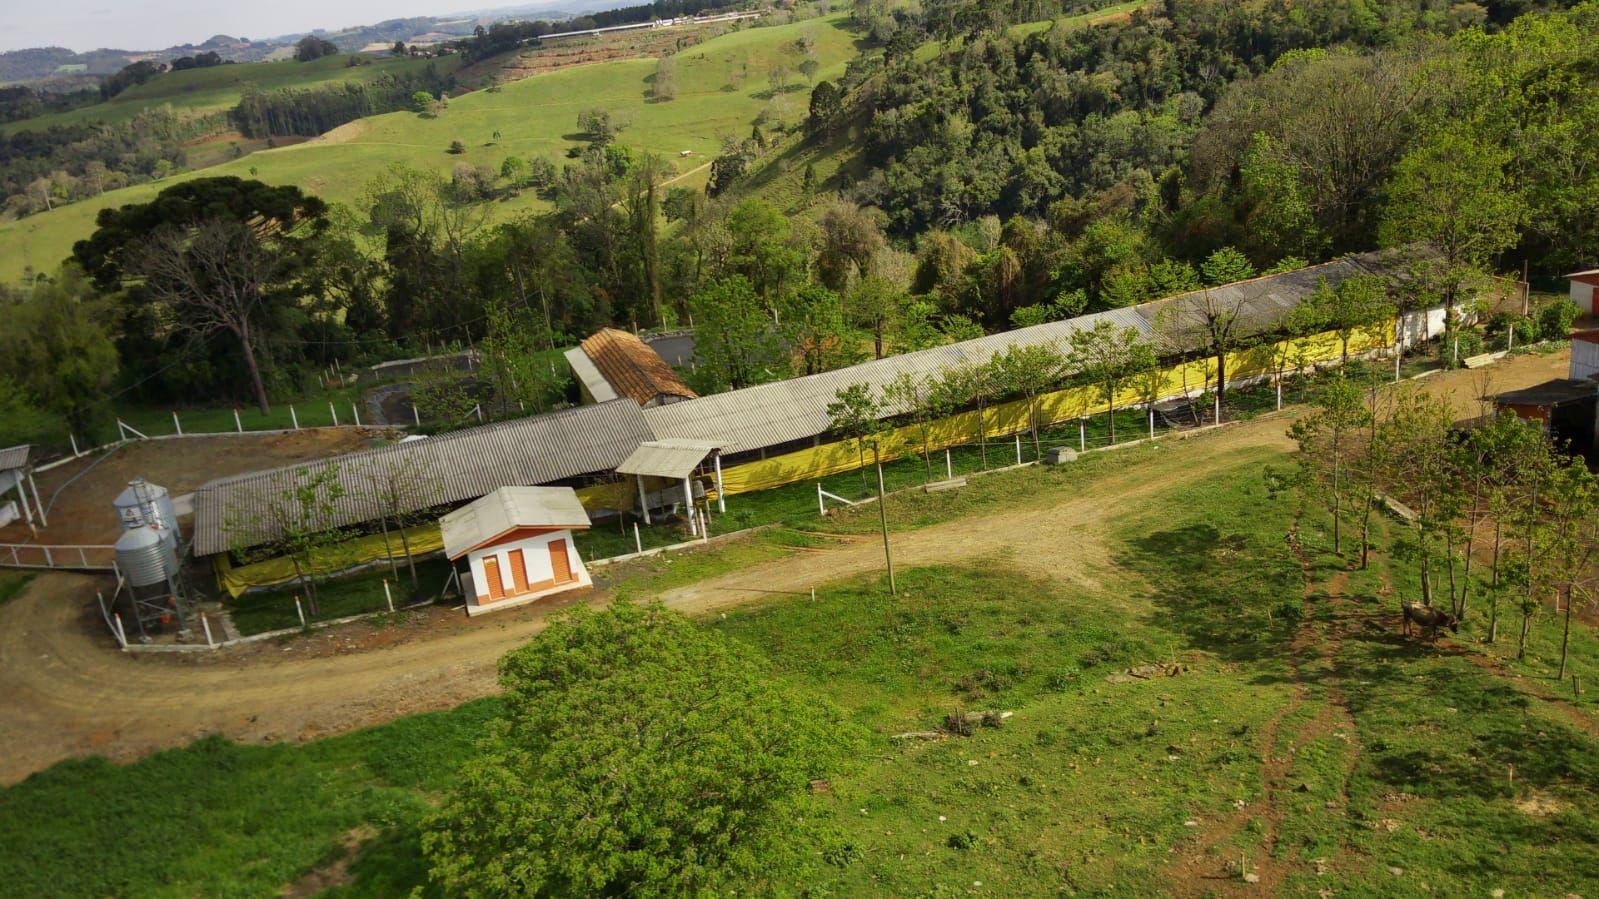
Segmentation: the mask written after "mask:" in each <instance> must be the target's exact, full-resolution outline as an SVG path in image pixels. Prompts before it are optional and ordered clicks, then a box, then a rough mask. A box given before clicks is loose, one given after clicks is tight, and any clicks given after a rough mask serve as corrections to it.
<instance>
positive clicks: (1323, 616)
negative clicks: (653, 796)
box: [0, 449, 1599, 896]
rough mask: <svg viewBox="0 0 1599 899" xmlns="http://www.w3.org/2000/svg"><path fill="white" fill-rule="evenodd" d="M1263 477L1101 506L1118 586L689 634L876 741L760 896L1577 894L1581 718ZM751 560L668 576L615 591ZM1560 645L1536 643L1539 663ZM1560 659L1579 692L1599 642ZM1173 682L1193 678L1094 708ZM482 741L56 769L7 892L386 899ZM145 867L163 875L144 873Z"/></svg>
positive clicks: (1237, 475) (19, 791)
mask: <svg viewBox="0 0 1599 899" xmlns="http://www.w3.org/2000/svg"><path fill="white" fill-rule="evenodd" d="M1171 451H1173V450H1166V452H1171ZM1150 452H1154V450H1133V451H1131V452H1130V454H1129V455H1126V456H1124V457H1123V460H1122V461H1123V462H1125V463H1126V464H1137V462H1138V460H1139V458H1141V457H1142V456H1143V455H1145V454H1147V453H1150ZM1104 458H1106V459H1108V458H1109V457H1104ZM1284 461H1285V459H1284V457H1282V456H1281V455H1279V454H1277V453H1275V452H1273V451H1271V450H1267V449H1251V450H1244V451H1241V452H1239V453H1236V454H1235V455H1233V456H1231V457H1229V459H1228V462H1227V463H1226V464H1225V465H1219V466H1217V469H1216V471H1215V472H1214V474H1212V475H1211V476H1210V477H1208V478H1206V479H1204V480H1201V481H1198V482H1195V483H1190V484H1187V485H1184V486H1183V487H1181V488H1176V487H1174V488H1172V489H1170V490H1168V491H1167V492H1165V493H1163V494H1156V495H1154V496H1153V497H1152V498H1147V499H1144V500H1141V501H1139V502H1138V503H1137V504H1133V505H1128V506H1127V507H1124V508H1122V509H1121V510H1119V512H1118V513H1117V514H1116V515H1114V516H1112V518H1111V520H1110V523H1109V524H1108V528H1107V532H1106V534H1105V537H1106V543H1107V549H1108V550H1109V552H1110V563H1108V564H1104V565H1099V566H1097V567H1095V568H1093V569H1092V570H1090V571H1089V574H1090V575H1091V577H1088V578H1083V579H1078V580H1072V581H1059V580H1050V579H1047V578H1043V577H1040V576H1038V575H1036V574H1031V573H1029V572H1028V571H1027V570H1026V569H1025V566H1026V564H1027V563H1026V560H1025V557H1023V556H1021V555H1020V554H1015V555H1011V556H1006V557H1001V558H994V559H989V560H982V561H979V562H977V563H974V564H972V565H969V566H935V567H927V568H920V569H913V570H910V571H906V572H903V573H902V574H901V591H900V595H899V596H898V598H890V597H888V596H886V595H885V593H884V592H883V590H882V589H881V585H880V584H879V583H878V579H876V578H866V579H862V580H860V581H856V582H850V583H845V584H840V585H834V586H832V587H829V588H827V589H825V590H823V591H822V592H821V594H820V595H819V597H818V599H817V601H816V602H814V603H812V602H810V601H808V600H800V599H789V600H773V601H770V602H767V603H764V604H761V605H756V606H749V607H744V608H742V609H739V610H736V611H730V612H728V614H727V615H726V616H725V617H719V618H717V619H716V620H714V621H708V622H707V623H706V626H707V627H712V628H714V629H717V630H719V631H721V632H723V633H724V634H726V635H727V636H728V637H729V638H731V639H735V640H739V641H742V642H745V643H747V644H749V645H751V646H753V647H755V648H756V649H757V650H758V651H759V652H761V653H762V654H764V656H765V657H766V658H767V659H768V660H769V666H770V671H771V675H772V676H773V677H776V678H782V679H785V680H788V681H790V682H791V683H793V684H795V685H796V686H797V687H799V688H800V689H802V690H807V691H812V692H814V693H815V694H816V695H818V696H819V697H826V698H827V699H828V700H829V701H832V702H835V703H837V704H838V705H839V706H841V707H842V708H843V709H844V710H845V711H846V714H848V715H849V716H850V717H851V718H853V719H854V720H855V721H856V723H858V724H860V725H862V726H863V727H865V728H867V729H869V730H870V731H872V732H873V733H875V734H876V736H875V738H872V740H871V745H869V746H867V747H866V748H865V749H864V751H863V754H862V755H861V756H860V757H859V758H858V759H857V761H856V763H855V764H854V766H853V767H851V768H850V769H848V770H845V771H842V772H839V773H838V774H837V775H836V776H835V777H834V778H833V779H832V781H831V784H830V791H829V792H827V793H824V794H823V795H821V796H819V797H818V798H819V802H820V805H821V814H823V815H824V816H825V818H826V820H825V822H824V823H825V825H826V826H825V827H823V828H822V829H821V830H822V832H823V833H829V834H831V835H832V836H830V837H829V838H828V843H827V845H825V846H818V847H816V849H817V852H816V853H815V854H814V855H813V860H812V862H811V863H810V864H808V865H806V866H805V867H804V870H798V869H776V870H772V871H770V872H768V873H767V875H766V879H765V880H764V881H763V882H762V883H757V884H750V885H749V889H748V892H751V893H755V894H770V893H788V892H798V891H801V890H803V891H805V892H806V893H808V894H813V895H823V894H838V895H858V894H868V895H942V894H954V893H968V892H975V893H994V894H1000V895H1042V894H1050V893H1063V892H1073V893H1076V892H1087V893H1109V894H1151V893H1162V892H1170V891H1174V890H1175V891H1178V892H1182V893H1185V894H1203V893H1207V892H1212V891H1215V890H1217V889H1225V888H1226V886H1227V883H1226V878H1227V877H1229V876H1234V877H1236V876H1237V874H1236V868H1234V869H1233V870H1234V873H1233V874H1232V875H1229V873H1228V872H1229V867H1230V866H1233V865H1236V860H1238V859H1244V860H1245V863H1244V864H1245V868H1246V870H1248V871H1249V872H1250V873H1251V874H1255V875H1256V876H1259V877H1261V878H1262V884H1261V886H1260V887H1259V889H1261V890H1262V892H1263V893H1264V894H1270V893H1271V892H1273V891H1279V892H1283V893H1296V894H1304V893H1314V892H1317V891H1318V890H1323V889H1331V890H1334V891H1335V892H1336V893H1337V894H1339V895H1395V894H1405V895H1410V894H1421V893H1427V892H1431V893H1433V894H1442V895H1470V894H1475V895H1483V894H1488V893H1490V892H1491V891H1493V890H1498V889H1503V890H1506V891H1507V893H1508V894H1510V895H1520V894H1538V895H1550V894H1553V895H1558V894H1562V893H1566V892H1568V891H1578V892H1582V893H1585V894H1586V893H1588V892H1591V890H1592V888H1593V885H1594V884H1595V883H1596V882H1599V863H1596V861H1595V859H1596V858H1599V854H1596V853H1595V852H1594V848H1595V846H1596V845H1599V827H1596V825H1595V823H1594V822H1595V821H1599V738H1596V736H1595V728H1594V724H1593V719H1592V711H1593V709H1594V704H1593V702H1592V701H1591V700H1587V699H1584V700H1582V701H1581V702H1580V703H1576V704H1573V703H1570V702H1566V701H1563V700H1558V699H1555V698H1553V697H1552V696H1546V695H1543V694H1544V693H1546V692H1548V691H1549V690H1550V689H1551V686H1550V685H1549V684H1547V683H1546V682H1545V681H1544V680H1543V679H1542V678H1541V677H1539V674H1538V670H1539V669H1538V667H1537V666H1538V665H1539V664H1540V663H1539V662H1537V661H1535V662H1534V663H1533V664H1531V665H1526V666H1522V667H1518V668H1515V669H1514V670H1513V671H1512V672H1511V675H1512V676H1506V674H1505V673H1504V671H1502V670H1501V666H1502V665H1503V664H1504V663H1503V662H1502V661H1500V660H1499V659H1498V657H1497V656H1496V655H1495V654H1494V652H1491V651H1490V652H1484V651H1482V650H1480V649H1478V648H1477V647H1476V646H1475V645H1474V644H1473V643H1472V642H1471V641H1470V639H1469V635H1468V634H1466V633H1465V632H1463V633H1462V636H1461V637H1460V638H1459V639H1458V641H1457V642H1453V643H1451V642H1447V641H1446V642H1444V643H1442V644H1440V645H1438V646H1428V645H1422V644H1420V643H1418V642H1415V641H1407V640H1404V639H1402V638H1400V637H1399V636H1397V635H1396V634H1395V633H1394V627H1393V618H1394V617H1395V616H1394V614H1393V607H1394V605H1395V602H1394V599H1393V597H1392V593H1391V591H1392V590H1394V589H1398V590H1401V591H1403V590H1405V589H1406V587H1405V581H1406V574H1405V572H1404V571H1403V570H1401V569H1399V568H1392V569H1391V568H1390V567H1389V565H1388V563H1387V561H1386V559H1385V557H1384V556H1382V555H1381V554H1379V556H1378V560H1377V564H1376V565H1375V566H1374V567H1373V569H1372V570H1370V571H1368V572H1353V573H1350V572H1347V571H1345V570H1344V564H1343V563H1342V561H1341V560H1338V559H1337V558H1335V557H1334V556H1332V554H1331V553H1330V552H1328V551H1327V548H1326V545H1327V542H1328V539H1327V535H1326V533H1325V529H1324V528H1323V527H1321V522H1320V521H1319V519H1318V517H1317V516H1316V515H1315V514H1311V515H1309V516H1308V517H1307V518H1306V521H1305V523H1302V524H1300V525H1299V526H1298V528H1297V532H1298V534H1299V538H1300V540H1299V542H1298V543H1297V544H1296V543H1295V542H1293V541H1286V540H1284V534H1286V533H1289V532H1290V531H1293V530H1295V520H1296V516H1295V512H1294V501H1293V499H1292V498H1291V497H1288V496H1275V497H1274V496H1271V495H1269V494H1268V493H1267V491H1266V489H1265V486H1264V481H1263V479H1262V478H1261V476H1260V471H1261V466H1262V465H1264V464H1272V463H1278V464H1280V463H1282V462H1284ZM1088 465H1089V467H1086V468H1084V469H1082V470H1080V471H1075V472H1074V471H1060V470H1045V469H1034V470H1028V471H1016V472H1011V473H1007V474H1000V475H995V476H993V477H991V478H986V479H984V480H982V481H979V482H975V483H974V484H973V485H972V486H971V487H970V488H968V490H967V491H965V492H963V493H962V494H961V497H962V502H963V503H964V508H963V509H961V510H959V511H960V512H961V513H962V514H976V515H980V514H989V513H991V512H994V511H998V510H1001V509H1003V508H1004V507H1005V506H1006V505H1007V502H1008V500H1007V497H1014V496H1015V495H1016V491H1017V489H1018V485H1023V486H1024V487H1026V488H1028V489H1030V491H1031V494H1032V500H1031V501H1044V500H1047V498H1048V497H1057V498H1065V497H1068V496H1072V495H1078V494H1080V493H1081V492H1082V491H1083V490H1091V489H1093V482H1094V480H1095V479H1096V477H1097V476H1098V474H1099V473H1100V472H1103V471H1104V470H1105V466H1104V465H1103V464H1100V463H1088ZM1107 501H1110V498H1107ZM929 502H931V501H929ZM906 511H907V512H908V513H909V515H910V517H911V519H912V520H913V521H916V522H921V521H928V520H941V519H943V518H945V517H946V516H945V515H943V514H942V513H941V512H940V511H939V510H936V509H933V508H931V507H930V506H928V507H923V506H922V505H920V504H918V505H912V506H911V507H909V508H908V509H907V510H906ZM864 517H867V518H870V517H871V516H870V515H866V516H864ZM1386 539H1387V538H1386V535H1385V536H1384V540H1386ZM1296 546H1302V547H1303V549H1296ZM773 551H775V549H774V546H772V545H765V544H763V545H759V546H756V545H751V544H736V545H733V546H730V547H728V548H726V549H723V550H719V551H713V552H708V553H703V554H697V555H694V556H686V557H684V563H683V565H681V566H674V569H676V570H673V571H671V572H670V573H669V574H666V573H662V572H660V571H647V572H646V573H644V574H642V575H640V578H641V580H642V582H641V583H636V584H633V585H631V586H632V587H633V588H635V589H634V590H630V591H629V592H641V593H648V592H651V590H653V589H660V588H662V587H664V586H667V585H670V584H676V583H681V582H684V581H687V580H694V579H698V578H702V577H707V576H711V575H714V574H716V573H719V572H721V571H725V570H728V569H729V568H731V567H736V566H738V565H741V564H747V563H748V562H750V561H751V560H752V558H754V557H755V556H760V557H770V556H771V553H772V552H773ZM1038 551H1040V552H1047V553H1069V552H1071V551H1072V547H1070V546H1049V547H1039V548H1038ZM752 554H753V555H752ZM689 560H693V561H692V562H690V561H689ZM644 588H648V589H644ZM1554 627H1555V622H1554V621H1552V620H1546V619H1540V620H1539V621H1538V622H1536V624H1535V642H1534V647H1535V652H1536V653H1537V654H1539V655H1540V657H1542V654H1543V653H1546V652H1547V649H1548V647H1549V645H1550V640H1551V639H1552V633H1551V632H1552V631H1553V629H1554ZM1575 642H1576V646H1577V648H1576V650H1575V651H1576V653H1577V656H1576V657H1577V659H1578V662H1577V664H1578V666H1579V668H1581V669H1582V670H1588V666H1590V665H1592V664H1593V662H1594V661H1595V660H1599V648H1596V642H1595V641H1594V639H1593V635H1592V633H1591V632H1590V631H1589V630H1588V629H1586V628H1584V629H1583V630H1582V633H1581V634H1580V635H1579V636H1578V638H1577V639H1576V641H1575ZM1171 661H1181V662H1183V663H1184V664H1185V665H1186V666H1187V670H1186V671H1185V672H1184V673H1182V674H1181V675H1180V676H1177V677H1171V678H1159V679H1156V680H1150V681H1133V682H1111V681H1107V679H1106V678H1107V675H1108V674H1110V673H1113V672H1116V671H1118V670H1120V669H1123V668H1125V667H1127V666H1129V665H1133V664H1138V663H1145V662H1171ZM978 709H1005V710H1010V711H1013V712H1014V713H1015V714H1014V717H1013V718H1011V719H1010V720H1009V721H1008V723H1007V724H1006V726H1005V727H1002V728H999V729H980V730H978V731H977V732H976V733H975V734H974V735H972V736H970V737H963V738H949V739H945V740H941V741H931V742H925V741H908V742H900V741H895V740H893V739H891V735H892V734H895V733H898V732H900V731H906V730H926V729H931V728H933V727H936V726H937V725H938V724H939V723H940V722H941V721H942V720H943V718H944V716H945V715H946V714H948V713H950V712H952V711H959V710H978ZM494 711H495V703H494V702H493V701H485V702H479V703H473V704H470V705H467V706H463V707H462V708H460V709H457V710H455V711H452V712H447V713H442V714H433V715H423V716H417V717H413V718H407V719H403V720H400V721H396V722H394V723H391V724H389V725H385V726H383V727H378V728H373V729H371V730H368V731H363V732H360V733H356V734H351V735H347V736H342V737H337V738H332V739H328V740H324V741H320V742H316V743H311V744H306V745H303V746H296V747H287V746H275V747H242V746H236V745H233V744H230V743H227V742H225V741H223V740H219V739H207V740H203V741H201V742H199V743H197V744H195V745H193V746H191V747H189V748H187V749H183V750H176V751H172V752H167V753H163V754H160V755H157V756H153V757H151V758H149V759H146V760H144V761H141V762H138V763H135V764H132V765H129V766H126V767H116V766H112V765H109V764H107V763H105V762H102V761H97V760H82V761H74V762H69V763H64V764H62V765H58V766H56V767H55V768H52V769H50V770H49V771H46V772H43V773H41V774H39V775H35V776H34V777H32V778H30V779H29V780H27V781H25V782H23V783H22V784H19V785H17V786H15V787H13V788H11V789H9V790H6V791H4V792H0V837H3V838H4V839H5V840H6V844H7V846H8V848H9V851H8V852H7V853H6V854H5V855H4V856H3V857H0V877H4V878H5V880H6V882H7V883H10V884H13V885H14V887H15V888H16V889H18V890H19V891H22V892H25V893H26V892H40V891H45V892H51V893H56V894H64V895H91V894H93V895H104V894H138V895H145V894H171V895H178V894H182V895H189V894H199V893H204V894H218V893H244V892H248V893H263V892H273V891H276V890H278V889H280V888H282V887H283V886H285V885H289V884H293V883H296V882H298V881H300V879H301V878H304V877H307V876H308V875H310V876H311V877H314V878H320V879H318V880H316V881H315V882H316V883H317V884H318V885H321V886H327V887H332V895H347V896H396V895H406V894H407V893H408V892H409V891H410V890H411V888H412V887H414V886H417V885H419V884H420V883H421V882H422V878H423V877H424V871H423V869H422V866H421V863H420V862H419V860H418V847H417V822H418V821H419V820H420V819H421V817H422V816H423V815H424V814H425V813H426V810H427V808H428V807H429V803H430V801H432V800H433V799H435V798H436V797H437V795H438V793H439V791H441V790H443V789H445V788H446V787H447V786H448V784H449V781H450V777H451V774H450V772H451V769H452V767H453V765H454V764H455V762H456V760H458V759H460V758H462V757H464V756H465V755H466V753H468V752H470V745H471V741H472V739H473V737H474V736H475V735H476V734H478V733H480V732H481V731H482V729H483V728H484V727H485V725H486V723H487V721H488V719H489V718H490V717H491V716H492V715H493V713H494ZM1509 765H1514V766H1515V770H1516V779H1515V781H1514V782H1510V781H1509V780H1508V779H1507V778H1506V776H1505V772H1506V770H1507V766H1509ZM134 835H137V839H135V838H134ZM141 839H142V840H143V841H144V842H143V843H141V842H139V840H141ZM150 841H154V842H155V843H157V844H159V845H161V846H162V847H163V851H162V852H160V853H150V852H147V851H143V850H142V849H140V848H139V847H140V846H141V845H148V844H149V842H150ZM351 847H359V848H356V849H352V848H351ZM1190 862H1191V863H1190ZM1318 871H1319V872H1320V873H1318ZM1395 872H1398V873H1395ZM1234 884H1235V885H1238V886H1241V884H1238V883H1237V881H1236V880H1234ZM302 885H303V883H302ZM30 888H31V889H30Z"/></svg>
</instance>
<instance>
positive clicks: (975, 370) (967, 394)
mask: <svg viewBox="0 0 1599 899" xmlns="http://www.w3.org/2000/svg"><path fill="white" fill-rule="evenodd" d="M1001 389H1002V388H1001V387H1000V384H999V375H998V373H997V372H996V370H995V366H994V364H993V360H992V359H990V360H989V361H988V362H967V363H965V364H964V365H960V366H956V367H954V368H949V369H945V371H944V373H943V375H942V376H940V377H939V379H938V380H937V381H936V382H935V383H934V384H933V387H932V397H933V405H934V406H936V407H937V408H939V409H941V410H943V411H944V412H945V413H946V414H948V413H954V412H957V411H959V410H961V409H966V408H973V410H974V412H975V413H976V422H977V426H976V428H975V430H976V432H977V449H978V453H979V456H980V458H981V460H982V466H983V468H985V469H986V468H988V407H989V406H990V405H992V404H993V402H994V399H995V398H996V397H997V396H998V395H999V393H1000V391H1001Z"/></svg>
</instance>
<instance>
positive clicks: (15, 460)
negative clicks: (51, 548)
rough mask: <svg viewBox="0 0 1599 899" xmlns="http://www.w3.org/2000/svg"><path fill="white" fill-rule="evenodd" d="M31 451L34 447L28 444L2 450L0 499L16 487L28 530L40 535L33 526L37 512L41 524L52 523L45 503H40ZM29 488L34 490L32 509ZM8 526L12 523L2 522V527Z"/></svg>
mask: <svg viewBox="0 0 1599 899" xmlns="http://www.w3.org/2000/svg"><path fill="white" fill-rule="evenodd" d="M31 450H32V447H31V446H29V445H28V444H23V445H22V446H12V447H6V448H5V449H0V498H3V497H4V496H5V495H6V494H7V493H9V492H11V489H12V488H13V487H15V488H16V490H17V498H18V499H19V500H21V503H22V515H23V517H24V518H26V519H27V522H28V529H29V530H31V531H34V533H38V531H37V529H36V528H34V525H33V518H34V512H35V511H37V512H38V513H39V515H38V517H39V523H40V524H42V525H45V526H49V524H50V522H48V521H46V520H45V508H44V503H41V502H39V485H38V484H35V483H34V482H33V466H32V465H30V464H29V463H28V456H29V453H30V451H31ZM29 487H32V488H33V507H32V508H29V507H28V488H29ZM0 505H3V504H0ZM12 514H15V510H12ZM6 524H10V521H9V520H0V525H6Z"/></svg>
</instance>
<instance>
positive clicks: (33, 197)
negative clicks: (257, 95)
mask: <svg viewBox="0 0 1599 899" xmlns="http://www.w3.org/2000/svg"><path fill="white" fill-rule="evenodd" d="M224 125H225V120H224V119H223V117H222V116H220V115H210V116H184V115H180V114H178V113H176V112H173V111H172V110H171V109H169V108H158V109H149V110H145V111H144V112H141V113H139V114H138V115H136V116H134V117H133V118H132V119H130V120H128V121H127V122H122V123H115V124H112V123H99V122H88V123H81V124H74V125H52V126H50V127H49V128H45V129H40V130H28V131H15V132H12V133H11V134H0V202H3V207H0V208H3V211H4V212H5V213H8V214H10V215H12V216H14V217H17V218H20V217H22V216H25V215H31V214H33V213H35V212H42V211H46V210H49V209H53V208H54V207H56V206H58V205H60V204H62V203H70V202H72V201H74V200H78V199H82V198H84V197H92V196H96V195H98V194H101V193H104V192H105V191H108V190H115V189H117V188H119V187H126V186H127V185H129V184H138V183H141V182H144V181H151V180H155V179H158V178H164V177H166V176H167V175H170V174H172V173H174V172H177V171H180V170H181V169H182V168H183V167H184V164H185V158H186V157H185V153H184V151H183V143H184V142H185V141H188V140H190V139H192V138H195V137H200V136H202V135H205V134H209V133H212V132H214V131H217V130H220V129H221V128H222V127H224Z"/></svg>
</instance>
